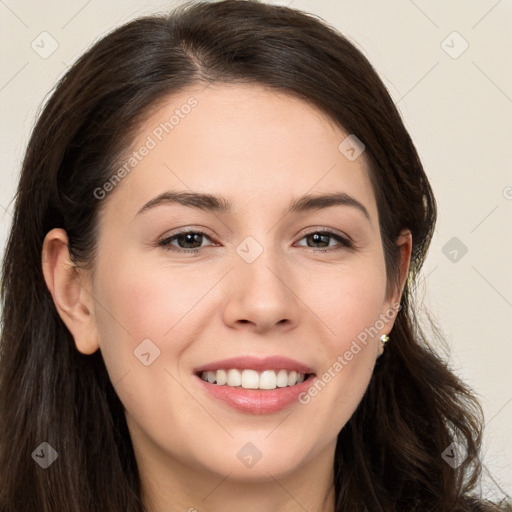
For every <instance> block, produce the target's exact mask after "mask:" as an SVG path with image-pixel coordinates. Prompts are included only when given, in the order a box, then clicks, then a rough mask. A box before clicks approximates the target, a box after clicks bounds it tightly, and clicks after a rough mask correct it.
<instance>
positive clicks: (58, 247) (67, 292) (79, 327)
mask: <svg viewBox="0 0 512 512" xmlns="http://www.w3.org/2000/svg"><path fill="white" fill-rule="evenodd" d="M42 268H43V275H44V279H45V281H46V286H47V287H48V290H49V291H50V293H51V295H52V298H53V302H54V303H55V307H56V309H57V312H58V313H59V316H60V317H61V318H62V321H63V322H64V323H65V324H66V327H67V328H68V330H69V331H70V332H71V334H72V335H73V338H74V340H75V345H76V348H77V349H78V351H79V352H81V353H82V354H92V353H94V352H95V351H96V350H97V349H98V347H99V344H98V336H97V332H96V326H95V322H94V299H93V297H92V294H91V292H90V291H89V290H88V289H87V288H89V289H90V283H89V279H88V278H87V276H86V275H85V273H83V272H82V271H81V270H80V269H78V268H77V267H76V265H75V264H74V263H73V262H72V261H71V258H70V255H69V249H68V237H67V234H66V232H65V231H64V230H63V229H60V228H55V229H52V230H51V231H49V232H48V233H47V235H46V237H45V239H44V242H43V250H42Z"/></svg>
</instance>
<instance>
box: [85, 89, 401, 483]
mask: <svg viewBox="0 0 512 512" xmlns="http://www.w3.org/2000/svg"><path fill="white" fill-rule="evenodd" d="M347 135H349V134H347V133H343V132H342V131H340V130H339V129H338V128H335V127H334V126H333V125H332V124H331V123H329V122H328V120H327V119H326V118H325V117H324V116H323V115H322V114H321V113H320V112H319V111H317V110H316V109H314V108H313V107H311V106H308V105H307V104H306V103H304V102H302V101H301V100H299V99H295V98H293V97H291V96H288V95H285V94H282V93H276V92H270V91H269V90H267V89H265V88H263V87H257V86H254V85H211V86H208V87H206V88H205V87H204V85H203V86H201V87H199V86H198V87H195V88H190V89H188V90H186V91H183V92H181V93H180V94H177V95H175V96H173V97H172V98H171V99H169V100H168V101H167V102H166V103H164V104H163V105H162V106H161V108H159V109H158V111H156V112H154V113H153V114H152V117H151V118H149V119H148V120H147V121H145V122H144V124H143V126H142V127H141V130H140V132H139V133H138V136H137V140H136V142H135V144H134V145H133V147H132V150H133V151H134V152H135V153H131V154H130V155H128V157H127V159H126V161H125V162H126V163H127V166H125V168H124V169H125V172H123V171H122V170H121V171H120V172H118V175H117V181H119V179H120V182H119V183H118V184H117V186H114V185H112V183H115V181H112V183H110V184H106V185H105V186H104V187H102V189H101V190H96V191H95V194H96V195H97V197H99V198H100V199H99V200H100V201H104V203H103V204H102V208H103V209H102V212H101V218H100V225H99V228H100V229H99V241H98V243H99V251H98V256H97V260H96V261H95V267H94V272H93V274H92V275H91V277H90V281H89V282H88V284H87V286H88V288H89V293H90V294H91V296H92V297H94V308H93V311H92V312H91V322H92V323H93V324H94V329H95V332H96V334H97V338H96V342H97V346H98V347H99V349H100V350H101V354H102V356H103V358H104V360H105V364H106V366H107V369H108V372H109V375H110V378H111V380H112V383H113V385H114V387H115V389H116V391H117V393H118V395H119V398H120V399H121V401H122V403H123V404H124V407H125V409H126V418H127V422H128V426H129V429H130V433H131V436H132V440H133V444H134V449H135V452H136V455H137V457H138V459H139V463H140V464H141V466H142V467H144V466H145V465H149V464H160V465H161V466H162V467H166V468H169V467H171V468H175V470H176V471H180V472H187V471H199V470H201V471H208V472H210V473H211V472H214V473H216V474H220V475H224V476H225V475H227V474H230V475H231V477H230V478H232V479H236V478H239V479H241V480H247V479H265V478H269V474H271V475H272V476H273V477H275V478H279V477H280V476H281V477H282V476H284V475H287V474H290V473H291V472H293V471H296V470H298V468H302V467H306V466H308V465H309V466H311V465H312V464H313V465H314V464H315V463H319V461H323V462H324V463H326V464H332V457H333V453H334V447H335V444H336V437H337V435H338V433H339V431H340V430H341V428H342V427H343V426H344V425H345V423H346V422H347V420H348V419H349V418H350V416H351V415H352V413H353V412H354V410H355V408H356V407H357V405H358V404H359V402H360V400H361V398H362V396H363V394H364V392H365V390H366V388H367V385H368V383H369V380H370V377H371V374H372V371H373V368H374V364H375V361H376V358H377V357H378V355H379V350H380V340H379V338H380V335H381V334H385V333H389V331H390V330H391V327H392V324H393V320H392V319H393V316H394V311H393V305H394V304H395V303H396V302H397V299H398V300H399V295H395V296H393V297H389V298H388V297H386V296H385V292H386V271H385V266H384V254H383V249H382V243H381V237H380V232H379V218H378V214H377V205H376V201H375V197H374V194H373V192H372V187H371V185H370V180H369V177H368V172H367V170H366V167H365V160H364V152H363V153H362V154H361V155H360V156H358V153H359V152H360V151H361V150H362V149H363V147H362V146H360V145H358V144H357V141H355V142H354V140H352V146H349V145H348V144H349V143H350V142H351V140H350V139H349V140H345V138H346V137H347ZM340 144H341V145H340ZM351 147H352V149H353V150H352V149H351ZM144 148H146V149H144ZM130 158H131V159H132V160H130ZM125 162H122V163H121V164H120V166H119V169H121V168H122V165H123V164H124V163H125ZM128 170H129V171H128ZM174 195H177V196H174ZM187 195H188V196H187ZM173 196H174V200H173ZM320 196H329V198H330V199H325V198H324V199H322V200H320V199H314V200H313V198H317V197H320ZM292 205H295V207H293V208H292ZM326 232H328V233H326ZM201 233H204V234H201ZM163 241H165V245H164V244H163V243H162V242H163ZM395 307H396V305H395ZM75 339H76V340H77V345H78V348H79V349H81V350H83V351H87V350H88V351H90V345H89V346H88V347H89V348H88V349H87V350H86V349H85V348H84V347H83V346H82V347H81V346H80V336H75ZM227 360H232V361H227ZM207 370H209V371H210V373H203V371H204V372H206V371H207ZM217 370H221V371H219V372H217ZM241 370H246V371H241ZM264 370H268V371H267V372H265V373H263V371H264ZM272 371H274V373H275V375H273V373H272ZM295 372H296V373H297V374H298V373H302V374H306V375H305V380H304V382H302V383H301V382H300V380H301V377H300V376H298V381H299V382H298V383H297V384H295V382H297V376H296V373H295ZM202 377H204V378H206V379H208V378H210V380H213V379H218V381H219V382H218V383H217V381H216V382H206V381H205V380H203V378H202ZM226 379H227V383H225V381H226ZM240 380H241V381H242V385H243V386H244V387H240ZM229 384H231V385H229ZM288 384H292V385H291V386H290V385H288ZM254 387H268V388H274V389H253V388H254ZM315 390H316V392H315ZM149 461H151V462H149ZM331 467H332V466H331Z"/></svg>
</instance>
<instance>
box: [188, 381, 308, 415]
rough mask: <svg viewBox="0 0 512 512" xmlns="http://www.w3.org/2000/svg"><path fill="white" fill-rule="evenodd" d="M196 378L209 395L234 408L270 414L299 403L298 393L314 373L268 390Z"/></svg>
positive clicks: (304, 387)
mask: <svg viewBox="0 0 512 512" xmlns="http://www.w3.org/2000/svg"><path fill="white" fill-rule="evenodd" d="M196 378H197V379H198V380H199V382H200V384H201V385H202V386H203V389H204V390H205V391H206V392H207V393H208V394H209V395H211V396H212V397H213V398H215V399H217V400H220V401H222V402H224V403H225V404H227V405H229V406H230V407H232V408H234V409H237V410H239V411H242V412H248V413H251V414H271V413H273V412H277V411H281V410H282V409H285V408H286V407H289V406H290V405H292V404H293V403H299V395H300V394H301V393H304V392H305V391H307V390H308V389H309V388H310V387H311V385H312V382H313V380H314V379H315V375H313V374H311V375H310V376H309V377H308V378H307V379H306V380H305V381H303V382H301V383H300V384H295V386H287V387H285V388H276V389H268V390H262V389H244V388H239V387H236V388H235V387H230V386H225V385H224V386H219V385H218V384H211V383H210V382H206V381H204V380H203V379H202V378H201V377H199V376H197V375H196Z"/></svg>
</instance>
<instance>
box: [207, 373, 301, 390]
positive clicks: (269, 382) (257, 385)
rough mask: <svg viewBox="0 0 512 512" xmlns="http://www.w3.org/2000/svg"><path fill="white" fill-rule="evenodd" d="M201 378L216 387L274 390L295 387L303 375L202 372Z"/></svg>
mask: <svg viewBox="0 0 512 512" xmlns="http://www.w3.org/2000/svg"><path fill="white" fill-rule="evenodd" d="M201 378H202V379H203V380H204V381H206V382H209V383H211V384H213V383H215V384H217V385H218V386H225V385H227V386H230V387H240V386H241V387H242V388H244V389H276V387H277V388H285V387H287V386H295V384H300V383H301V382H304V379H305V375H304V374H303V373H298V372H296V371H294V370H291V371H287V370H265V371H263V372H257V371H256V370H236V369H229V370H217V371H204V372H202V373H201Z"/></svg>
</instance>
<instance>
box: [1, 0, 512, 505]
mask: <svg viewBox="0 0 512 512" xmlns="http://www.w3.org/2000/svg"><path fill="white" fill-rule="evenodd" d="M176 3H178V2H174V3H173V2H169V1H168V2H148V1H143V0H123V1H121V0H114V1H110V2H101V1H100V0H89V1H87V0H81V1H78V0H73V1H70V0H66V1H64V0H53V1H47V2H38V1H37V0H31V1H28V0H18V1H15V0H0V17H1V18H0V20H1V21H0V38H1V45H0V52H1V62H2V66H1V68H0V104H1V112H2V117H1V134H2V137H1V141H0V156H1V162H2V165H1V167H0V173H1V174H0V179H1V183H2V186H1V191H0V243H1V247H0V250H1V253H0V257H2V256H3V250H4V245H5V241H6V237H7V233H8V229H9V225H10V222H11V212H12V198H13V196H14V193H15V187H16V183H17V179H18V175H19V171H20V162H21V159H22V155H23V151H24V148H25V146H26V143H27V140H28V136H29V133H30V131H31V128H32V126H33V124H34V120H35V117H36V115H37V112H38V109H39V108H40V106H41V104H42V103H43V101H44V99H45V97H46V95H47V93H48V92H49V91H50V89H51V88H52V87H53V85H54V84H55V83H56V81H57V80H58V79H59V78H60V77H61V76H62V75H63V73H64V72H65V71H66V69H67V68H68V67H69V66H70V65H71V64H72V63H73V62H74V60H75V59H76V58H77V57H78V56H79V55H80V54H81V53H82V52H83V51H84V50H85V49H86V48H87V47H89V46H90V45H91V44H92V43H93V42H94V41H96V40H97V39H98V38H100V37H101V36H102V35H104V34H105V33H106V32H108V31H110V30H111V29H112V28H114V27H116V26H118V25H119V24H121V23H123V22H125V21H127V20H129V19H131V18H133V17H136V16H138V15H142V14H146V13H154V12H163V11H165V10H166V9H168V8H170V7H172V5H174V4H176ZM269 3H280V4H284V5H285V4H288V5H290V6H292V7H296V8H299V9H303V10H306V11H309V12H312V13H315V14H317V15H319V16H321V17H322V18H324V19H325V20H326V21H328V22H329V23H330V24H332V25H334V26H335V27H337V28H338V29H340V30H341V31H342V32H343V33H344V34H345V35H347V36H348V37H349V38H350V39H351V40H352V41H353V42H355V43H356V44H357V46H358V47H360V48H361V49H362V50H363V52H364V53H365V54H366V55H367V56H368V57H369V59H370V61H371V62H372V63H373V65H374V66H375V67H376V69H377V71H378V72H379V73H380V75H381V77H382V78H383V80H384V82H385V83H386V85H387V87H388V89H389V90H390V92H391V94H392V96H393V98H394V99H395V101H396V102H397V103H398V106H399V108H400V111H401V113H402V115H403V117H404V120H405V124H406V126H407V127H408V129H409V131H410V133H411V135H412V137H413V140H414V141H415V143H416V146H417V148H418V150H419V153H420V156H421V157H422V159H423V163H424V165H425V168H426V170H427V174H428V175H429V177H430V179H431V182H432V185H433V188H434V192H435V193H436V196H437V199H438V203H439V222H438V226H437V231H436V235H435V238H434V240H433V245H432V247H431V252H430V256H429V258H428V260H427V262H426V264H425V267H424V271H423V282H422V288H423V289H424V302H425V304H426V306H427V307H429V308H430V310H431V311H432V313H433V315H434V317H435V318H436V319H437V320H438V322H439V324H440V326H441V327H442V329H443V331H444V333H445V335H446V337H447V338H448V340H449V342H450V351H451V353H450V355H449V358H450V361H451V363H452V364H453V365H454V367H455V369H456V370H457V372H458V373H459V374H460V375H461V376H462V377H463V378H464V379H465V380H466V381H467V382H469V384H470V385H471V386H473V388H474V389H475V390H476V391H477V393H478V394H479V395H480V397H481V401H482V403H483V406H484V411H485V414H486V434H485V445H484V453H483V461H484V463H485V465H486V467H487V468H488V469H489V470H490V471H491V473H492V476H493V478H494V481H493V480H492V479H491V478H490V477H489V476H487V477H486V483H485V487H484V492H485V493H486V494H490V495H494V496H502V495H503V492H508V493H509V494H512V377H511V373H512V368H511V361H512V336H511V334H510V321H511V320H512V272H511V262H512V222H511V219H512V172H511V149H510V148H511V147H512V144H511V143H510V137H511V135H512V130H511V127H512V72H511V61H510V59H511V57H510V56H511V55H512V39H511V36H510V30H511V26H512V2H510V1H507V0H500V1H497V0H482V1H467V0H464V1H453V2H446V1H443V0H429V1H427V0H415V1H412V0H391V1H387V2H378V1H377V0H374V1H368V0H343V1H340V0H320V1H316V2H315V1H313V0H292V1H289V0H285V1H282V2H281V1H279V2H278V1H275V2H269ZM454 31H455V32H457V34H453V32H454ZM42 32H47V34H43V35H41V33H42ZM443 41H444V43H443ZM31 45H32V46H31ZM52 45H53V46H56V45H58V47H56V49H55V51H54V52H53V53H52V54H51V55H47V54H45V52H46V53H50V52H51V51H52V50H53V46H52ZM466 45H468V47H467V49H465V47H466ZM464 49H465V51H463V50H464ZM36 50H37V51H36ZM459 54H460V55H459ZM43 57H45V58H43ZM453 237H456V239H455V240H452V239H453ZM462 244H463V245H462ZM464 246H465V247H466V248H467V253H465V254H463V252H464ZM454 251H455V252H454ZM452 260H454V261H452ZM496 482H497V483H499V484H501V487H502V491H500V490H499V488H498V487H497V484H496Z"/></svg>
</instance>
